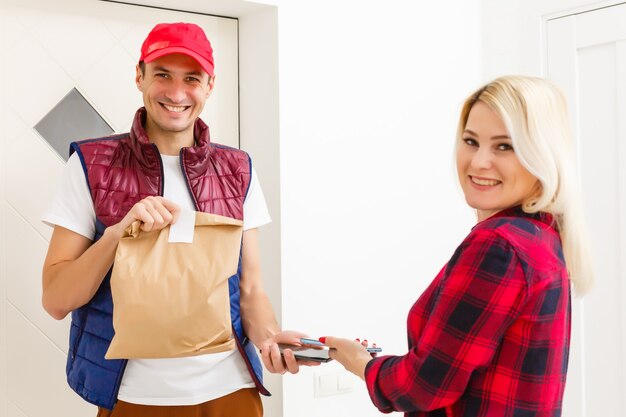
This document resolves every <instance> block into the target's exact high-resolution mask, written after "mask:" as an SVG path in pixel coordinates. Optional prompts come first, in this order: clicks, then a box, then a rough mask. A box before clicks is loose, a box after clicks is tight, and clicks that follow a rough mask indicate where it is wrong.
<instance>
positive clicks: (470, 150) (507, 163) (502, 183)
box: [456, 101, 538, 221]
mask: <svg viewBox="0 0 626 417" xmlns="http://www.w3.org/2000/svg"><path fill="white" fill-rule="evenodd" d="M456 166H457V171H458V175H459V182H460V183H461V188H462V189H463V193H464V194H465V201H467V204H469V205H470V207H472V208H474V209H476V211H477V212H478V220H479V221H480V220H484V219H486V218H487V217H489V216H491V215H492V214H495V213H497V212H498V211H501V210H504V209H507V208H509V207H513V206H516V205H519V204H521V203H522V202H523V201H525V200H526V199H527V198H529V197H530V196H531V195H532V194H533V192H534V191H535V190H536V187H537V186H538V181H537V178H535V177H534V176H533V175H532V174H531V173H530V172H528V171H527V170H526V168H524V167H523V166H522V164H521V163H520V161H519V159H517V155H516V154H515V152H514V150H513V145H512V142H511V138H510V137H509V133H508V132H507V130H506V128H505V126H504V122H503V121H502V119H501V118H500V116H499V115H498V114H497V113H495V112H494V111H493V110H491V108H489V106H487V105H486V104H485V103H483V102H481V101H478V102H476V103H475V104H474V106H472V109H471V110H470V112H469V116H468V119H467V123H466V125H465V130H464V131H463V135H462V136H461V143H459V144H458V146H457V152H456Z"/></svg>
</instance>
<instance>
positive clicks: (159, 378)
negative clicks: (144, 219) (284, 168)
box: [42, 154, 271, 405]
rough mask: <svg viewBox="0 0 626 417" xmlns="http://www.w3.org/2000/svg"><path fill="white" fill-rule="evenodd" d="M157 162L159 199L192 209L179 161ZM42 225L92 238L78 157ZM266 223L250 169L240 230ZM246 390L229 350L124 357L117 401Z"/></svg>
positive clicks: (185, 400)
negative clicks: (160, 177)
mask: <svg viewBox="0 0 626 417" xmlns="http://www.w3.org/2000/svg"><path fill="white" fill-rule="evenodd" d="M161 158H162V160H163V170H164V173H163V174H164V180H165V186H164V192H163V197H165V198H167V199H168V200H171V201H174V202H175V203H177V204H179V205H180V206H181V208H182V209H188V210H195V207H194V205H193V201H192V199H191V196H190V195H189V191H188V189H187V185H186V182H185V179H184V177H183V174H182V171H181V169H180V165H179V157H178V156H168V155H161ZM42 221H43V222H44V223H46V224H49V225H51V226H54V225H59V226H62V227H65V228H66V229H69V230H72V231H73V232H76V233H78V234H80V235H82V236H85V237H87V238H88V239H93V237H94V235H95V223H96V215H95V211H94V207H93V200H92V199H91V194H90V193H89V187H88V186H87V180H86V178H85V174H84V172H83V168H82V165H81V162H80V158H79V157H78V154H73V155H72V156H71V157H70V159H69V161H68V162H67V166H66V167H65V170H64V173H63V178H62V181H61V185H60V187H59V189H58V191H57V193H56V195H55V197H54V199H53V201H52V204H51V205H50V208H49V209H48V211H47V212H46V213H45V214H44V215H43V217H42ZM270 221H271V219H270V216H269V213H268V211H267V206H266V204H265V198H264V196H263V191H262V190H261V185H260V184H259V180H258V178H257V175H256V172H255V170H254V169H252V175H251V181H250V188H249V190H248V194H247V196H246V199H245V201H244V205H243V229H244V230H248V229H253V228H255V227H259V226H262V225H264V224H267V223H269V222H270ZM249 387H254V382H253V381H252V378H251V376H250V374H249V372H248V370H247V367H246V364H245V362H244V360H243V358H242V357H241V355H240V354H239V352H238V351H237V350H234V351H231V352H221V353H214V354H207V355H200V356H192V357H187V358H172V359H130V360H129V361H128V365H127V366H126V370H125V371H124V376H123V378H122V383H121V386H120V391H119V394H118V398H119V399H120V400H122V401H126V402H129V403H134V404H147V405H193V404H201V403H203V402H206V401H209V400H212V399H215V398H219V397H222V396H224V395H227V394H230V393H231V392H234V391H237V390H239V389H241V388H249Z"/></svg>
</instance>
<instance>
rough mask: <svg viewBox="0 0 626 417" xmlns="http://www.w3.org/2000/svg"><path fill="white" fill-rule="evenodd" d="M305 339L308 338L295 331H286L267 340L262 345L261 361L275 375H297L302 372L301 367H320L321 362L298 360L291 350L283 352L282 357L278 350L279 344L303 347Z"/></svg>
mask: <svg viewBox="0 0 626 417" xmlns="http://www.w3.org/2000/svg"><path fill="white" fill-rule="evenodd" d="M303 337H308V336H307V335H305V334H304V333H300V332H296V331H293V330H285V331H282V332H280V333H277V334H275V335H274V336H272V337H270V338H268V339H266V340H265V341H264V342H263V343H262V345H261V359H262V360H263V364H264V365H265V368H266V369H267V370H268V371H269V372H271V373H273V374H284V373H285V372H289V373H292V374H297V373H298V371H300V366H301V365H304V366H317V365H319V362H311V361H298V360H296V358H295V356H294V353H293V351H292V350H291V349H285V350H283V354H282V355H281V353H280V350H279V348H278V344H279V343H284V344H288V345H294V346H302V343H300V339H301V338H303Z"/></svg>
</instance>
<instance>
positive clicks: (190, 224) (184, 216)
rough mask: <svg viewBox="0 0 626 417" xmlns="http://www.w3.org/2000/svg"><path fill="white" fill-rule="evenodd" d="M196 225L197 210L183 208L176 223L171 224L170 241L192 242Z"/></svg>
mask: <svg viewBox="0 0 626 417" xmlns="http://www.w3.org/2000/svg"><path fill="white" fill-rule="evenodd" d="M195 226H196V212H195V211H191V210H181V212H180V216H179V217H178V220H177V221H176V223H174V224H172V225H170V236H169V238H168V240H167V241H168V242H170V243H192V242H193V231H194V227H195Z"/></svg>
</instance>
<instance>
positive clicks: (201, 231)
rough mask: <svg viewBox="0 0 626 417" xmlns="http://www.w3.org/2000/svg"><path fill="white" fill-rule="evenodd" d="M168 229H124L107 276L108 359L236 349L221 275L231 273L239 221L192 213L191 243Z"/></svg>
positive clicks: (137, 226)
mask: <svg viewBox="0 0 626 417" xmlns="http://www.w3.org/2000/svg"><path fill="white" fill-rule="evenodd" d="M169 229H170V227H169V226H168V227H166V228H164V229H162V230H158V231H152V232H144V231H142V230H141V229H140V223H139V222H134V223H133V224H132V225H131V226H129V227H128V228H127V229H126V231H125V233H124V236H123V237H122V239H121V240H120V243H119V245H118V248H117V252H116V254H115V263H114V264H113V272H112V274H111V294H112V296H113V306H114V307H113V328H114V330H115V335H114V337H113V340H112V342H111V345H110V346H109V350H108V351H107V353H106V356H105V357H106V358H107V359H131V358H145V359H148V358H176V357H184V356H194V355H200V354H205V353H217V352H224V351H229V350H233V349H235V341H234V339H233V338H232V327H231V320H230V298H229V291H228V278H230V277H231V276H233V275H234V274H235V273H236V272H237V266H238V263H239V255H240V252H241V239H242V233H243V222H242V221H241V220H236V219H232V218H229V217H224V216H218V215H215V214H209V213H202V212H196V213H195V227H194V236H193V242H192V243H168V236H169Z"/></svg>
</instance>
